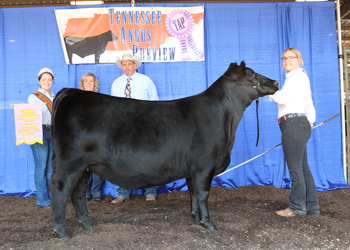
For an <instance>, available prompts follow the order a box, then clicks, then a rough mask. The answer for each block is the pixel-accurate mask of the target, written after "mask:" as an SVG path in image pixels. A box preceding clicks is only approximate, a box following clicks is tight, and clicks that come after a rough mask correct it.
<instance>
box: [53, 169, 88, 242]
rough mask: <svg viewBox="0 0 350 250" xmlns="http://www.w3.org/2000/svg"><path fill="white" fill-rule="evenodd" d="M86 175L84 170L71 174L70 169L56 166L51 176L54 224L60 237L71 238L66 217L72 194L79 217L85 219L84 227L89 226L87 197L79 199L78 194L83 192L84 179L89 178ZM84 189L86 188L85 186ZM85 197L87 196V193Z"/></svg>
mask: <svg viewBox="0 0 350 250" xmlns="http://www.w3.org/2000/svg"><path fill="white" fill-rule="evenodd" d="M62 166H72V164H62ZM73 166H74V164H73ZM85 175H86V174H84V175H83V177H82V172H75V173H74V174H69V173H68V171H64V170H63V169H62V168H58V167H57V168H55V170H54V171H53V174H52V176H51V184H50V191H51V207H52V218H53V226H54V231H55V232H56V233H57V234H58V237H59V238H61V239H69V238H70V237H69V234H68V232H67V229H66V218H65V217H66V208H67V202H68V199H69V197H70V196H72V197H73V198H72V202H73V205H74V207H75V210H76V211H77V215H78V217H79V219H80V220H81V219H82V220H83V221H84V227H87V228H89V221H90V219H86V218H88V215H87V209H86V204H85V199H80V200H78V199H77V196H79V195H78V194H79V191H80V192H82V191H81V188H82V187H83V184H82V182H84V181H83V180H85V179H86V178H88V177H86V176H85ZM77 180H78V181H77ZM78 182H79V183H78ZM83 189H84V190H85V188H84V187H83ZM84 192H85V191H84ZM83 197H84V198H85V195H84V196H83ZM73 200H74V201H73ZM82 203H83V204H82ZM84 206H85V209H84ZM90 223H91V221H90Z"/></svg>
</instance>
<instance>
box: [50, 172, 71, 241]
mask: <svg viewBox="0 0 350 250" xmlns="http://www.w3.org/2000/svg"><path fill="white" fill-rule="evenodd" d="M63 185H64V184H63V182H62V181H60V180H59V179H58V178H57V177H56V175H55V173H53V174H52V176H51V183H50V191H51V209H52V219H53V228H54V229H53V230H54V232H55V233H57V235H58V237H59V238H61V239H70V236H69V234H68V232H67V229H66V208H67V202H68V198H69V195H66V193H65V192H63Z"/></svg>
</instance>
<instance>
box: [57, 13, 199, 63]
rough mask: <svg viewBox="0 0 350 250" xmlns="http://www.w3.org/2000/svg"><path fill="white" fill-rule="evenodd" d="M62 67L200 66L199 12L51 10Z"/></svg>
mask: <svg viewBox="0 0 350 250" xmlns="http://www.w3.org/2000/svg"><path fill="white" fill-rule="evenodd" d="M55 14H56V20H57V25H58V30H59V32H60V38H61V43H62V47H63V53H64V55H65V60H66V63H67V64H85V63H116V58H117V57H120V58H121V57H122V55H123V54H124V53H125V52H131V53H132V54H133V55H135V54H136V55H138V56H140V58H141V60H142V61H143V62H181V61H204V7H203V6H198V7H180V8H173V7H128V8H89V9H63V10H55Z"/></svg>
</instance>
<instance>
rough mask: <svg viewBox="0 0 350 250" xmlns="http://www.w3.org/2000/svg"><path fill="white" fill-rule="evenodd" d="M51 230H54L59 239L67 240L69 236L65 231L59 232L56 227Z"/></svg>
mask: <svg viewBox="0 0 350 250" xmlns="http://www.w3.org/2000/svg"><path fill="white" fill-rule="evenodd" d="M53 232H54V234H55V235H57V236H58V238H59V239H62V240H69V239H70V238H71V237H70V236H69V234H68V233H67V232H61V233H59V232H58V231H57V230H56V229H54V230H53Z"/></svg>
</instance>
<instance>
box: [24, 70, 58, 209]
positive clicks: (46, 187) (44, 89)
mask: <svg viewBox="0 0 350 250" xmlns="http://www.w3.org/2000/svg"><path fill="white" fill-rule="evenodd" d="M38 82H39V85H40V88H39V89H38V91H36V92H34V93H32V94H30V95H29V97H28V103H45V105H43V108H42V124H43V128H42V131H43V144H40V143H34V144H33V145H30V147H31V149H32V153H33V157H34V163H35V169H34V182H35V189H36V205H37V206H38V207H46V208H51V194H50V179H51V174H52V168H51V158H52V146H51V137H50V125H51V112H52V102H53V99H54V97H55V95H54V94H53V93H52V92H51V90H50V88H51V86H52V83H53V73H52V71H51V70H50V69H48V68H43V69H42V70H40V71H39V73H38Z"/></svg>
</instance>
